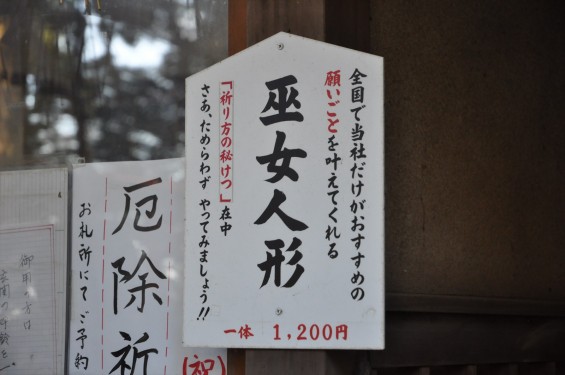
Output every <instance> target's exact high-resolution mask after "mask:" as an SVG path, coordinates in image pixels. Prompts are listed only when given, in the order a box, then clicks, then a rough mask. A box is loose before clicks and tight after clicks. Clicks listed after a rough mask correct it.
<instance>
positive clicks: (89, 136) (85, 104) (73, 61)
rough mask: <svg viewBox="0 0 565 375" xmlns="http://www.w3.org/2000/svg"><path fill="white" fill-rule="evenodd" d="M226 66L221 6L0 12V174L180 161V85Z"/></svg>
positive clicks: (23, 0)
mask: <svg viewBox="0 0 565 375" xmlns="http://www.w3.org/2000/svg"><path fill="white" fill-rule="evenodd" d="M226 56H227V0H167V1H154V0H136V1H131V0H80V1H78V0H77V1H69V0H44V1H34V0H6V1H2V2H1V3H0V167H1V166H2V164H4V165H9V164H14V165H17V164H21V163H23V162H24V161H25V162H28V163H31V164H38V163H40V164H42V163H44V162H47V161H48V162H51V161H52V162H55V163H62V162H65V161H67V160H69V159H71V158H72V159H74V158H75V157H76V156H81V157H85V158H86V161H87V162H93V161H118V160H148V159H161V158H171V157H180V156H182V155H183V153H184V79H185V78H186V77H188V76H189V75H191V74H193V73H195V72H198V71H200V70H202V69H204V68H206V67H207V66H209V65H212V64H214V63H216V62H218V61H220V60H222V59H223V58H225V57H226Z"/></svg>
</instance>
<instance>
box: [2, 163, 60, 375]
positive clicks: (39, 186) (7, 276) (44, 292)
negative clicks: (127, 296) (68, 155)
mask: <svg viewBox="0 0 565 375" xmlns="http://www.w3.org/2000/svg"><path fill="white" fill-rule="evenodd" d="M67 176H68V174H67V169H66V168H51V169H42V170H22V171H9V172H0V255H1V256H0V373H2V374H17V375H20V374H21V375H28V374H53V375H56V374H62V373H63V372H64V364H65V357H64V355H65V317H66V295H67V294H66V275H67V273H66V267H67V256H66V250H67V205H68V204H67V202H68V195H67V193H68V180H67Z"/></svg>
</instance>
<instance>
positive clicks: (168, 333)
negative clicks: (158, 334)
mask: <svg viewBox="0 0 565 375" xmlns="http://www.w3.org/2000/svg"><path fill="white" fill-rule="evenodd" d="M166 338H167V340H169V312H168V311H167V336H166ZM167 347H168V346H167Z"/></svg>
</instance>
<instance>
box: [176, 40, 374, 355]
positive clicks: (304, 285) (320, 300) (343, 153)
mask: <svg viewBox="0 0 565 375" xmlns="http://www.w3.org/2000/svg"><path fill="white" fill-rule="evenodd" d="M383 116H384V115H383V59H382V58H380V57H377V56H373V55H369V54H365V53H361V52H356V51H352V50H348V49H345V48H341V47H337V46H332V45H328V44H325V43H321V42H317V41H313V40H309V39H305V38H301V37H297V36H293V35H289V34H286V33H279V34H277V35H275V36H273V37H271V38H269V39H266V40H265V41H263V42H261V43H259V44H257V45H255V46H253V47H251V48H248V49H247V50H245V51H243V52H241V53H239V54H237V55H234V56H232V57H230V58H228V59H226V60H224V61H222V62H221V63H219V64H216V65H214V66H212V67H210V68H208V69H206V70H204V71H202V72H200V73H198V74H195V75H193V76H191V77H189V78H188V79H187V81H186V166H187V185H186V199H187V200H186V236H185V237H186V264H187V268H186V280H185V308H184V331H183V332H184V337H185V341H186V342H188V343H190V344H191V345H196V346H218V347H239V348H330V349H355V348H359V349H361V348H366V349H382V348H383V347H384V324H383V321H384V317H383V316H384V298H383V296H384V269H383V254H384V178H383V168H384V161H383V155H384V152H383V151H384V150H383Z"/></svg>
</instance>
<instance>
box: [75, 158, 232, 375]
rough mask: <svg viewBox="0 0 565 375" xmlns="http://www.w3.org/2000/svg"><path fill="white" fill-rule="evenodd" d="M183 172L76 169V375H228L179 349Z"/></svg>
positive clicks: (216, 361)
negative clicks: (205, 374) (124, 374)
mask: <svg viewBox="0 0 565 375" xmlns="http://www.w3.org/2000/svg"><path fill="white" fill-rule="evenodd" d="M183 208H184V162H183V159H170V160H160V161H146V162H120V163H96V164H86V165H76V166H74V169H73V210H72V220H73V234H72V238H73V241H72V250H71V251H72V252H71V258H72V281H71V283H72V295H71V300H72V303H71V322H70V338H69V341H70V349H69V372H70V373H71V374H112V373H113V374H123V373H127V374H130V373H132V374H133V373H136V374H137V373H139V374H165V375H166V374H193V373H195V372H194V371H199V372H196V373H202V374H204V373H207V374H210V375H216V374H225V373H226V366H227V357H226V350H225V349H223V350H221V349H215V350H203V349H193V348H185V347H183V346H182V337H181V332H182V330H181V327H182V298H183V297H182V296H183V294H182V288H183V273H184V267H183V261H184V251H183V245H184V235H183V227H184V209H183Z"/></svg>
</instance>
